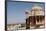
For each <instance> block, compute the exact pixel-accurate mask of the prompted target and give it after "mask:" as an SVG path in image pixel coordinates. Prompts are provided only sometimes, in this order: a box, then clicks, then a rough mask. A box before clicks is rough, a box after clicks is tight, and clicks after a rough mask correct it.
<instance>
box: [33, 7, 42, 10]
mask: <svg viewBox="0 0 46 31" xmlns="http://www.w3.org/2000/svg"><path fill="white" fill-rule="evenodd" d="M34 9H41V10H42V7H39V6H34V7H32V10H34Z"/></svg>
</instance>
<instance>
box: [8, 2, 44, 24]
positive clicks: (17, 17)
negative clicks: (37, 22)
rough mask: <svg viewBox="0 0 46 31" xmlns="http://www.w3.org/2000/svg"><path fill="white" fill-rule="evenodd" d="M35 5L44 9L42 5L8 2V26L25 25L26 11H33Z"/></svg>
mask: <svg viewBox="0 0 46 31" xmlns="http://www.w3.org/2000/svg"><path fill="white" fill-rule="evenodd" d="M34 4H37V5H38V6H40V7H42V8H44V4H40V3H22V2H7V24H16V23H25V22H26V20H25V10H27V9H28V10H31V8H32V5H34Z"/></svg>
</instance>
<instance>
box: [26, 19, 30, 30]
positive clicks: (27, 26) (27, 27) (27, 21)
mask: <svg viewBox="0 0 46 31" xmlns="http://www.w3.org/2000/svg"><path fill="white" fill-rule="evenodd" d="M26 29H30V21H29V18H27V19H26Z"/></svg>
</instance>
